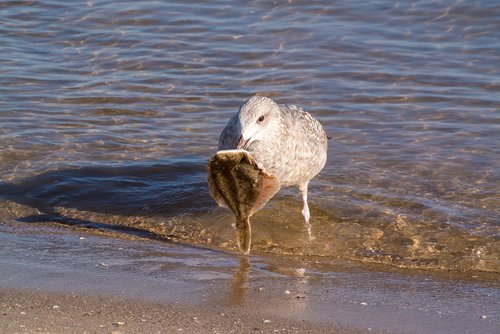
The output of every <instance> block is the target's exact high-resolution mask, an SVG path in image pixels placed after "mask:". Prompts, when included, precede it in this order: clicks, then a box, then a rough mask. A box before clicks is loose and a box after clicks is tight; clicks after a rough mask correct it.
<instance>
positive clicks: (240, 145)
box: [236, 136, 251, 150]
mask: <svg viewBox="0 0 500 334" xmlns="http://www.w3.org/2000/svg"><path fill="white" fill-rule="evenodd" d="M250 139H251V138H248V139H247V140H245V139H243V136H240V139H239V140H238V145H237V146H236V148H238V149H243V150H246V149H247V145H248V142H249V141H250Z"/></svg>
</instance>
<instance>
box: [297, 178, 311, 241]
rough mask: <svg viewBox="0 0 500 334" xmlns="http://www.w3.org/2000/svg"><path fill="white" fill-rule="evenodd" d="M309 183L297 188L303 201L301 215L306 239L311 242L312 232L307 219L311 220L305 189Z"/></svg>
mask: <svg viewBox="0 0 500 334" xmlns="http://www.w3.org/2000/svg"><path fill="white" fill-rule="evenodd" d="M308 185H309V182H306V183H305V184H302V185H300V186H299V190H300V193H301V194H302V200H303V201H304V207H303V208H302V215H303V216H304V219H305V225H306V230H307V237H308V239H309V242H311V241H312V240H313V237H312V231H311V223H309V218H311V214H310V212H309V205H308V204H307V187H308Z"/></svg>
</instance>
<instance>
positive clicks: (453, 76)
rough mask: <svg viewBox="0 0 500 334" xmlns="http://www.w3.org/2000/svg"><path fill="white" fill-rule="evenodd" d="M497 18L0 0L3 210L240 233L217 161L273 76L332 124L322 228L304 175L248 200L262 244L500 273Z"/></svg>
mask: <svg viewBox="0 0 500 334" xmlns="http://www.w3.org/2000/svg"><path fill="white" fill-rule="evenodd" d="M498 17H500V6H498V4H497V2H496V1H468V2H456V3H455V2H453V1H420V2H416V3H412V4H405V3H392V2H383V1H382V2H369V3H366V2H365V1H352V2H348V3H344V2H331V1H312V2H308V3H307V4H301V3H295V2H294V1H282V2H274V3H271V2H268V1H257V2H252V3H247V2H241V3H237V2H232V3H231V4H229V3H226V2H210V3H202V4H196V5H189V4H184V3H182V2H179V3H176V2H169V3H164V2H156V1H144V2H140V3H131V4H124V3H121V2H117V1H103V2H96V1H85V2H83V1H82V2H79V1H76V2H75V1H74V2H71V3H68V4H61V3H59V2H54V1H47V0H42V1H31V2H30V1H7V2H2V3H1V4H0V18H1V22H2V25H1V26H0V45H1V50H2V52H0V64H1V66H0V73H1V75H0V105H1V112H0V164H1V165H0V166H1V167H0V180H1V181H0V182H1V183H0V201H1V207H0V221H2V222H4V223H7V224H9V225H11V224H14V225H15V226H22V227H23V228H29V226H32V224H35V223H36V224H38V223H40V224H49V223H51V224H54V223H55V224H65V225H67V226H70V227H71V228H75V226H78V227H82V226H83V227H85V228H90V229H92V230H98V231H100V233H108V234H112V233H115V232H118V233H126V234H132V235H138V236H142V237H147V238H154V239H160V240H172V241H179V242H185V243H189V244H194V245H201V246H204V247H208V248H213V249H226V250H235V247H236V245H235V240H234V235H233V231H232V227H231V222H232V217H231V215H230V213H229V211H227V210H224V209H221V208H217V207H216V204H215V203H214V202H213V200H212V199H211V198H210V197H209V196H208V190H207V186H206V180H205V164H206V159H207V158H208V157H210V156H211V155H212V154H213V153H214V152H215V150H216V147H217V140H218V135H219V133H220V131H221V130H222V128H223V127H224V125H225V123H226V122H227V119H228V118H229V117H230V116H231V115H232V114H233V113H234V112H236V111H237V108H238V106H239V105H240V104H241V103H242V102H243V101H244V100H245V99H247V98H248V97H249V96H251V95H252V94H255V93H261V94H266V95H268V96H271V97H273V98H275V99H276V100H277V101H278V102H280V103H289V104H298V105H300V106H302V107H303V108H304V109H305V110H307V111H310V112H311V113H313V114H314V115H315V116H316V117H317V118H318V119H319V120H320V121H321V122H322V124H323V125H324V127H325V129H326V130H327V133H328V134H329V135H331V136H333V138H334V140H333V142H330V147H329V152H328V153H329V160H328V162H327V165H326V167H325V169H324V170H323V172H322V173H321V174H320V175H319V176H318V177H317V178H316V179H314V180H313V181H312V182H311V184H310V205H311V214H312V220H311V223H312V228H313V234H314V236H315V237H316V239H315V240H314V242H313V243H312V244H309V243H308V242H307V234H306V232H305V229H304V226H303V223H302V216H301V214H300V210H301V200H300V197H299V196H298V194H297V192H296V191H295V190H293V189H290V190H284V191H282V192H280V194H279V195H278V196H277V197H275V198H274V199H273V200H272V201H271V202H270V203H269V204H268V205H267V207H266V208H265V209H263V210H262V211H260V212H259V213H258V214H256V215H255V216H254V217H253V219H252V224H253V225H252V226H253V248H252V251H253V252H257V253H260V254H266V253H278V254H283V253H286V254H295V255H302V254H309V255H320V256H324V257H326V258H341V259H354V260H360V261H366V262H382V263H387V264H391V265H396V266H401V267H411V268H432V269H458V270H465V271H477V270H479V271H492V272H500V241H499V236H500V223H499V222H500V212H499V208H500V200H499V197H498V189H499V186H500V184H499V171H500V159H499V149H498V143H499V140H500V131H499V130H500V127H499V124H500V119H499V114H498V111H499V109H500V94H499V91H500V84H499V70H500V68H499V66H498V64H499V63H500V40H499V33H498V31H500V21H499V20H498ZM16 224H17V225H16ZM103 231H104V232H103ZM68 233H71V229H68Z"/></svg>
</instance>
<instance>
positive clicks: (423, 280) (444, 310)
mask: <svg viewBox="0 0 500 334" xmlns="http://www.w3.org/2000/svg"><path fill="white" fill-rule="evenodd" d="M0 254H2V256H1V257H0V308H1V310H0V317H1V318H0V332H1V333H16V332H20V333H39V332H41V333H71V332H76V333H83V332H97V333H110V332H113V331H115V332H123V333H138V332H150V333H154V332H163V333H178V332H183V333H253V332H256V333H299V332H300V333H363V332H371V333H379V332H381V333H497V329H498V326H499V325H500V313H499V311H498V310H500V302H499V300H498V291H499V286H498V276H497V275H496V274H492V275H483V276H481V275H480V276H475V275H473V276H468V277H461V276H460V275H458V276H457V275H455V276H452V275H450V274H449V273H446V272H442V273H441V274H440V275H431V273H430V272H425V271H424V272H411V271H406V270H396V269H395V268H390V267H380V268H379V269H376V268H371V269H370V267H369V266H366V265H360V264H355V263H343V264H341V263H338V262H337V263H336V262H332V261H328V260H325V259H321V258H313V257H296V256H286V255H282V256H274V257H271V256H269V255H265V254H262V255H257V254H253V255H251V256H249V257H241V256H239V255H238V254H233V253H228V252H222V251H217V250H213V249H205V248H199V247H192V246H188V245H182V244H174V243H167V242H161V241H151V240H147V239H140V238H132V239H130V238H125V237H123V236H122V237H119V236H117V235H114V236H113V235H107V236H106V235H92V234H89V231H86V230H84V229H68V228H64V227H63V228H61V227H58V226H57V225H54V226H52V227H51V226H46V225H43V226H42V225H36V226H26V225H19V224H16V223H13V224H12V225H11V224H0ZM21 326H24V327H21ZM101 326H103V327H101ZM181 328H182V330H181Z"/></svg>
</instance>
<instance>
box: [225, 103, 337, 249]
mask: <svg viewBox="0 0 500 334" xmlns="http://www.w3.org/2000/svg"><path fill="white" fill-rule="evenodd" d="M328 139H329V138H328V137H327V135H326V133H325V130H324V129H323V126H322V125H321V123H320V122H319V121H318V120H316V119H315V118H314V117H313V116H312V115H311V114H310V113H308V112H306V111H304V110H302V109H301V108H300V107H298V106H295V105H286V104H278V103H276V102H275V101H274V100H272V99H271V98H268V97H265V96H258V95H256V96H252V97H251V98H250V99H248V100H247V101H246V102H245V103H243V104H242V105H241V107H240V109H239V111H238V113H236V114H235V115H234V116H233V117H231V118H230V119H229V121H228V123H227V125H226V127H225V128H224V130H222V133H221V135H220V137H219V145H218V146H219V147H218V148H219V150H231V149H243V150H246V151H248V152H249V153H250V154H251V155H252V157H253V158H254V159H255V160H256V162H257V163H258V165H259V167H261V168H265V170H266V171H267V172H269V173H271V174H273V175H274V176H276V178H277V179H278V181H279V185H280V187H292V186H293V187H297V188H298V190H299V192H300V193H301V195H302V200H303V202H304V204H303V208H302V215H303V216H304V220H305V226H306V228H307V233H308V236H309V240H312V233H311V225H310V222H309V220H310V217H311V215H310V211H309V205H308V204H307V189H308V186H309V181H311V179H312V178H314V177H315V176H316V175H318V173H319V172H320V171H321V170H322V169H323V167H324V166H325V163H326V159H327V149H328Z"/></svg>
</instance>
